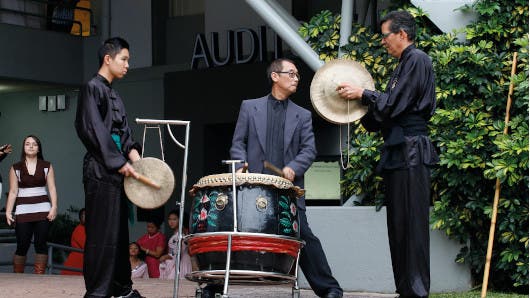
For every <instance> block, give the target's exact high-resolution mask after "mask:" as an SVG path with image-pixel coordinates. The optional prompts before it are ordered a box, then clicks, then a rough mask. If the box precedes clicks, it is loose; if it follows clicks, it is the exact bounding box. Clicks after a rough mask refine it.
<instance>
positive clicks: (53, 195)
mask: <svg viewBox="0 0 530 298" xmlns="http://www.w3.org/2000/svg"><path fill="white" fill-rule="evenodd" d="M46 184H47V185H48V193H49V195H50V202H51V205H52V208H51V209H50V212H49V213H48V216H46V218H48V220H49V221H53V220H54V219H55V217H56V216H57V189H56V188H55V171H54V170H53V167H52V165H50V171H49V172H48V178H46Z"/></svg>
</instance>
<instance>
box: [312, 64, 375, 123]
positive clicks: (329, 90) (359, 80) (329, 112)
mask: <svg viewBox="0 0 530 298" xmlns="http://www.w3.org/2000/svg"><path fill="white" fill-rule="evenodd" d="M340 83H350V84H353V85H357V86H360V87H363V88H365V89H368V90H374V89H375V85H374V80H373V79H372V76H371V75H370V73H369V72H368V71H367V70H366V69H365V68H364V67H363V66H362V65H361V64H360V63H359V62H356V61H353V60H345V59H335V60H331V61H329V62H327V63H326V64H324V65H323V66H322V67H321V68H320V69H318V71H317V72H316V73H315V75H314V76H313V80H312V81H311V89H310V94H311V103H312V104H313V107H314V108H315V111H317V113H318V114H319V115H320V116H321V117H322V118H324V119H325V120H327V121H329V122H332V123H335V124H345V123H350V122H353V121H355V120H359V119H361V118H362V116H364V114H366V112H367V107H366V106H363V105H362V104H361V101H360V100H345V99H343V98H341V97H340V96H339V94H338V93H337V91H336V89H337V86H338V85H339V84H340Z"/></svg>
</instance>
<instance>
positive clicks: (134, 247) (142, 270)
mask: <svg viewBox="0 0 530 298" xmlns="http://www.w3.org/2000/svg"><path fill="white" fill-rule="evenodd" d="M144 257H145V256H144V255H143V253H142V251H141V250H140V246H139V245H138V243H136V242H131V244H129V261H130V262H131V278H149V273H148V272H147V264H146V263H145V262H144V261H143V258H144Z"/></svg>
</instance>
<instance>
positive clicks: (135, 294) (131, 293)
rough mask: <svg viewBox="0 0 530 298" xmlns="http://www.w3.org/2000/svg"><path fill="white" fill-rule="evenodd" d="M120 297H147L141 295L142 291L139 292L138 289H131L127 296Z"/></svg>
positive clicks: (120, 297)
mask: <svg viewBox="0 0 530 298" xmlns="http://www.w3.org/2000/svg"><path fill="white" fill-rule="evenodd" d="M118 298H145V297H144V296H142V295H140V292H138V290H131V292H130V293H129V294H127V295H125V296H119V297H118Z"/></svg>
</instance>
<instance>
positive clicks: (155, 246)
mask: <svg viewBox="0 0 530 298" xmlns="http://www.w3.org/2000/svg"><path fill="white" fill-rule="evenodd" d="M160 224H161V222H160V221H158V220H150V221H148V222H147V233H146V234H145V235H143V236H142V237H140V238H139V239H138V240H137V241H136V243H138V245H139V246H140V250H141V251H143V252H144V253H145V256H146V257H145V262H146V263H147V269H148V271H149V277H150V278H159V277H160V269H159V266H160V257H161V256H163V255H164V254H165V253H166V245H167V241H166V236H164V234H162V233H160Z"/></svg>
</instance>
